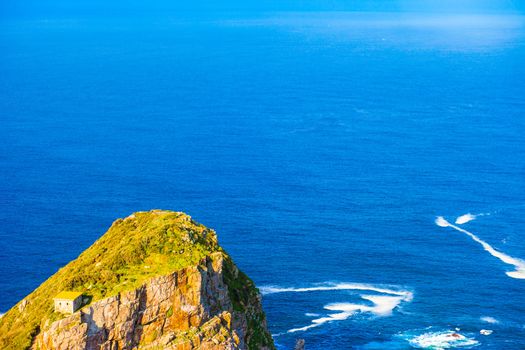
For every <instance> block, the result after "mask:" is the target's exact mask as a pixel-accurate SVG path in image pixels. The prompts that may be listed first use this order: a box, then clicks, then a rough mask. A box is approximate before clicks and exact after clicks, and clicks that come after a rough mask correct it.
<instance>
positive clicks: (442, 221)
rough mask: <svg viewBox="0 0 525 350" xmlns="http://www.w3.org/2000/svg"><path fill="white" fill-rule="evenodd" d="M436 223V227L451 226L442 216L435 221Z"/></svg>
mask: <svg viewBox="0 0 525 350" xmlns="http://www.w3.org/2000/svg"><path fill="white" fill-rule="evenodd" d="M435 222H436V225H438V226H440V227H447V226H449V225H450V223H449V222H448V221H447V220H445V218H444V217H442V216H438V217H437V218H436V221H435Z"/></svg>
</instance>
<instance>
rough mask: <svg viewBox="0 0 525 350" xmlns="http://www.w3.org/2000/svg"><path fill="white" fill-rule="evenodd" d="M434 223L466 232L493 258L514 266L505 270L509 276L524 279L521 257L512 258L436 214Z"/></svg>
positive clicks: (524, 265)
mask: <svg viewBox="0 0 525 350" xmlns="http://www.w3.org/2000/svg"><path fill="white" fill-rule="evenodd" d="M435 223H436V225H438V226H440V227H451V228H453V229H454V230H456V231H459V232H461V233H464V234H466V235H467V236H469V237H470V238H472V240H473V241H474V242H477V243H479V244H480V245H481V246H482V247H483V249H485V250H486V251H487V252H488V253H489V254H490V255H492V256H493V257H495V258H498V259H499V260H501V261H502V262H504V263H505V264H508V265H512V266H514V267H515V268H516V270H515V271H509V272H506V274H507V275H508V276H509V277H512V278H518V279H525V260H522V259H519V258H514V257H512V256H510V255H507V254H505V253H502V252H499V251H497V250H496V249H494V248H493V247H492V246H491V245H490V244H488V243H487V242H485V241H483V240H482V239H480V238H479V237H478V236H476V235H475V234H473V233H472V232H469V231H467V230H464V229H462V228H461V227H458V226H456V225H454V224H451V223H450V222H448V221H447V220H446V219H445V218H444V217H442V216H438V217H437V218H436V221H435Z"/></svg>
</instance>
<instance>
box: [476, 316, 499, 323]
mask: <svg viewBox="0 0 525 350" xmlns="http://www.w3.org/2000/svg"><path fill="white" fill-rule="evenodd" d="M480 320H482V321H483V322H487V323H491V324H497V323H499V321H498V320H496V319H495V318H494V317H490V316H483V317H480Z"/></svg>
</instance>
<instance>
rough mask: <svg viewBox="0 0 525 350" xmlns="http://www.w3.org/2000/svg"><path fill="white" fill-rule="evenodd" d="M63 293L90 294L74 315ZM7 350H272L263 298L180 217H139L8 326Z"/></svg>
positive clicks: (118, 227) (209, 239)
mask: <svg viewBox="0 0 525 350" xmlns="http://www.w3.org/2000/svg"><path fill="white" fill-rule="evenodd" d="M61 290H78V291H83V292H84V293H85V295H86V296H87V297H88V300H89V302H88V304H87V305H85V306H83V307H82V308H81V309H80V310H79V311H77V312H75V313H74V314H72V315H69V316H66V315H62V314H59V313H56V312H54V311H53V301H52V299H53V297H54V295H56V294H57V293H58V292H60V291H61ZM0 348H1V349H27V348H31V349H41V350H45V349H108V350H110V349H111V350H113V349H184V350H186V349H217V350H219V349H273V348H274V347H273V341H272V339H271V336H270V334H269V332H268V330H267V328H266V320H265V315H264V312H263V311H262V306H261V300H260V295H259V293H258V291H257V289H256V288H255V286H254V284H253V282H252V281H251V280H250V279H249V278H248V277H247V276H246V275H245V274H243V273H242V272H241V271H239V270H238V269H237V267H236V266H235V265H234V263H233V262H232V260H231V258H230V257H229V256H228V254H227V253H226V252H225V251H224V250H223V249H222V248H221V247H220V246H219V245H218V243H217V238H216V235H215V232H214V231H212V230H210V229H207V228H206V227H204V226H202V225H199V224H197V223H195V222H194V221H193V220H191V218H190V217H189V216H187V215H185V214H182V213H175V212H170V211H159V210H155V211H151V212H142V213H135V214H133V215H131V216H129V217H128V218H126V219H119V220H117V221H115V222H114V223H113V225H112V226H111V228H110V229H109V230H108V232H107V233H106V234H105V235H103V236H102V237H101V238H100V239H99V240H98V241H97V242H95V243H94V244H93V245H92V246H91V247H90V248H88V249H87V250H86V251H84V252H83V253H82V254H81V255H80V256H79V257H78V258H77V259H75V260H73V261H72V262H70V263H69V264H68V265H66V266H65V267H63V268H62V269H60V270H59V271H58V272H57V273H56V274H55V275H53V276H51V277H50V278H49V279H48V280H47V281H45V282H44V283H43V284H42V285H41V286H40V287H38V288H37V289H36V290H35V291H34V292H33V293H31V294H30V295H28V296H27V297H26V298H24V299H23V300H22V301H20V302H19V303H18V304H17V305H15V307H13V308H12V309H11V310H9V311H8V312H7V313H6V314H5V315H4V316H3V317H2V318H0Z"/></svg>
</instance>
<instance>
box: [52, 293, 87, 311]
mask: <svg viewBox="0 0 525 350" xmlns="http://www.w3.org/2000/svg"><path fill="white" fill-rule="evenodd" d="M53 300H54V301H55V312H61V313H63V314H72V313H73V312H75V311H77V310H78V309H79V308H80V307H81V306H82V293H81V292H60V293H58V294H57V295H56V296H55V297H54V298H53Z"/></svg>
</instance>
